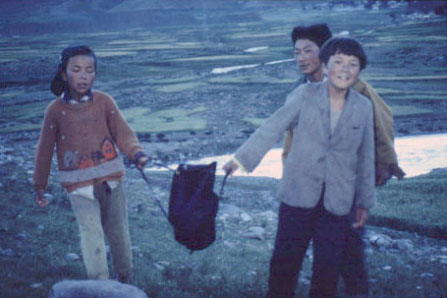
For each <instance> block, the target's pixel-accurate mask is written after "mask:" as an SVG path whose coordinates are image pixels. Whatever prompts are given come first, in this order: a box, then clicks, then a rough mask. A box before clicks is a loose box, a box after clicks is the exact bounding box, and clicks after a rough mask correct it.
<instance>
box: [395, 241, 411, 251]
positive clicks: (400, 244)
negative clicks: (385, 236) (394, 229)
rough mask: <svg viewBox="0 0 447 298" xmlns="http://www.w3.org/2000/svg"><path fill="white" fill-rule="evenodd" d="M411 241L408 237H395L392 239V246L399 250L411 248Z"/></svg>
mask: <svg viewBox="0 0 447 298" xmlns="http://www.w3.org/2000/svg"><path fill="white" fill-rule="evenodd" d="M413 247H414V245H413V242H411V240H409V239H397V240H394V241H393V248H397V249H401V250H411V249H413Z"/></svg>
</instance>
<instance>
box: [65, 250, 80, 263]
mask: <svg viewBox="0 0 447 298" xmlns="http://www.w3.org/2000/svg"><path fill="white" fill-rule="evenodd" d="M64 259H65V260H66V261H77V260H79V259H80V257H79V255H78V254H75V253H74V252H69V253H67V254H66V255H65V257H64Z"/></svg>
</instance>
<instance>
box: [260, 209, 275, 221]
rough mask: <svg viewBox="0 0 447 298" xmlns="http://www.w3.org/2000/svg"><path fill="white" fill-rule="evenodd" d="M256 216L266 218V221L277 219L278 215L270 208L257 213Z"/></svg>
mask: <svg viewBox="0 0 447 298" xmlns="http://www.w3.org/2000/svg"><path fill="white" fill-rule="evenodd" d="M257 217H258V218H261V219H267V220H268V221H275V220H277V219H278V215H277V214H276V213H275V212H273V211H272V210H267V211H264V212H261V213H258V215H257Z"/></svg>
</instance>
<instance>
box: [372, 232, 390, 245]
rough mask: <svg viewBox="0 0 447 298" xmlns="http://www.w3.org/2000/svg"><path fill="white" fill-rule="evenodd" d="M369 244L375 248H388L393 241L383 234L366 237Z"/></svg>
mask: <svg viewBox="0 0 447 298" xmlns="http://www.w3.org/2000/svg"><path fill="white" fill-rule="evenodd" d="M368 238H369V242H370V243H371V244H372V245H374V246H376V247H390V246H391V245H392V244H393V239H391V237H390V236H387V235H384V234H371V235H368Z"/></svg>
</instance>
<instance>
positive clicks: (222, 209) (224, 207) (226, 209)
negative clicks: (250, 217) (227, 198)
mask: <svg viewBox="0 0 447 298" xmlns="http://www.w3.org/2000/svg"><path fill="white" fill-rule="evenodd" d="M219 213H222V214H224V213H227V214H229V215H232V216H238V215H239V214H241V213H244V211H243V210H242V209H241V208H239V207H237V206H234V205H231V204H225V203H220V204H219Z"/></svg>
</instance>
